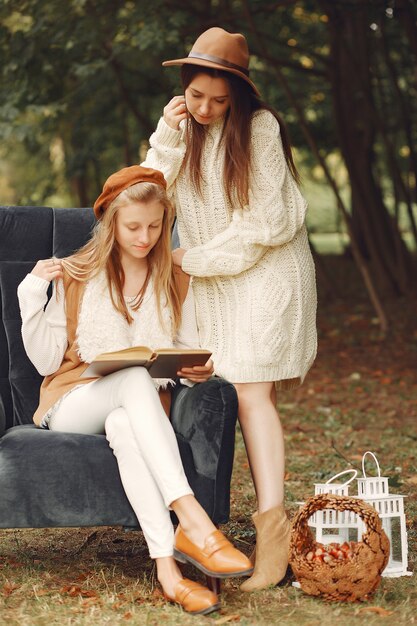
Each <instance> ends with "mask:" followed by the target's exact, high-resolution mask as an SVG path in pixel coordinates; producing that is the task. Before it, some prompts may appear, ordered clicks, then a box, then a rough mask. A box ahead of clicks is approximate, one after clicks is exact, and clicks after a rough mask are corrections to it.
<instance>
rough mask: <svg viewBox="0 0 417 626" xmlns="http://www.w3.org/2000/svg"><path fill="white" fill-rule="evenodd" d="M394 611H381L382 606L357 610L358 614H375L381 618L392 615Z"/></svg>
mask: <svg viewBox="0 0 417 626" xmlns="http://www.w3.org/2000/svg"><path fill="white" fill-rule="evenodd" d="M393 612H394V611H388V610H387V609H383V608H382V606H365V607H364V608H363V609H359V613H377V614H378V615H380V616H381V617H387V616H388V615H392V614H393Z"/></svg>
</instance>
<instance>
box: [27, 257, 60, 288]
mask: <svg viewBox="0 0 417 626" xmlns="http://www.w3.org/2000/svg"><path fill="white" fill-rule="evenodd" d="M31 274H33V275H34V276H38V278H43V279H44V280H47V281H48V282H49V283H50V282H51V280H55V279H57V278H62V265H61V261H60V260H59V259H56V258H55V257H53V258H52V259H45V260H43V261H38V262H37V263H36V265H35V267H34V268H33V270H32V271H31Z"/></svg>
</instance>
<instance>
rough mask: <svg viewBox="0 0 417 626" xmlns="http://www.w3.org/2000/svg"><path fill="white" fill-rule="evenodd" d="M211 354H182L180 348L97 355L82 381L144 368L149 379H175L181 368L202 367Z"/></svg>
mask: <svg viewBox="0 0 417 626" xmlns="http://www.w3.org/2000/svg"><path fill="white" fill-rule="evenodd" d="M210 357H211V352H208V351H207V350H181V349H179V348H158V349H157V350H151V349H150V348H147V347H146V346H135V347H134V348H126V349H125V350H117V351H116V352H105V353H104V354H99V355H98V356H97V357H96V358H95V359H94V361H93V362H92V363H90V365H89V366H88V367H87V369H86V370H84V372H83V374H82V378H89V377H95V376H106V375H107V374H111V373H112V372H116V371H117V370H122V369H125V368H126V367H133V366H134V365H141V366H142V367H146V369H147V370H148V371H149V374H150V375H151V376H152V378H176V377H177V372H178V371H179V370H181V369H182V368H183V367H194V365H205V364H206V363H207V361H208V360H209V358H210Z"/></svg>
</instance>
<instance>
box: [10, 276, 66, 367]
mask: <svg viewBox="0 0 417 626" xmlns="http://www.w3.org/2000/svg"><path fill="white" fill-rule="evenodd" d="M48 287H49V282H48V281H47V280H44V279H43V278H39V277H38V276H34V274H27V276H26V277H25V278H24V279H23V281H22V282H21V283H20V285H19V287H18V288H17V295H18V298H19V306H20V314H21V316H22V338H23V345H24V346H25V350H26V353H27V355H28V357H29V359H30V360H31V361H32V363H33V365H34V366H35V367H36V369H37V370H38V372H39V374H41V375H42V376H47V375H48V374H53V373H54V372H56V371H57V369H58V368H59V366H60V365H61V363H62V359H63V358H64V354H65V350H66V348H67V345H68V337H67V321H66V315H65V293H64V287H63V283H62V281H58V283H57V284H56V289H54V292H53V294H52V297H51V299H50V301H49V303H48V305H47V307H46V309H45V310H44V307H45V304H46V302H47V299H48V298H47V291H48Z"/></svg>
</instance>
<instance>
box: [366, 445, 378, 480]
mask: <svg viewBox="0 0 417 626" xmlns="http://www.w3.org/2000/svg"><path fill="white" fill-rule="evenodd" d="M367 454H370V455H371V457H372V458H373V459H374V461H375V464H376V468H377V470H378V478H380V477H381V470H380V469H379V463H378V459H377V458H376V456H375V454H374V453H373V452H371V451H370V450H367V451H366V452H365V454H364V455H363V457H362V473H363V476H364V478H368V477H367V475H366V472H365V457H366V455H367Z"/></svg>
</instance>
